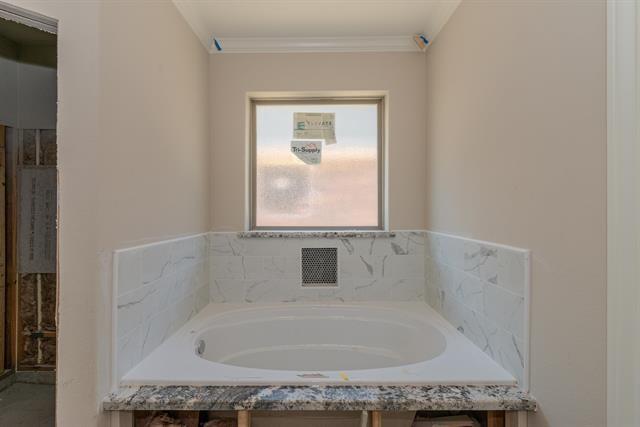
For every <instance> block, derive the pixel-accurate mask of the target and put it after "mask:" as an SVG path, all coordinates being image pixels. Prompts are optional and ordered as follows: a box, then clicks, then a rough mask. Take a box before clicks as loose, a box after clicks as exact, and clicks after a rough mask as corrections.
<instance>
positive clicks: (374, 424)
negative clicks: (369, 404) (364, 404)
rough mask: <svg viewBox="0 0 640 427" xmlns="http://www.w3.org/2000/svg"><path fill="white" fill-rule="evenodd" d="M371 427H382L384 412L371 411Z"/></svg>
mask: <svg viewBox="0 0 640 427" xmlns="http://www.w3.org/2000/svg"><path fill="white" fill-rule="evenodd" d="M371 427H382V412H380V411H371Z"/></svg>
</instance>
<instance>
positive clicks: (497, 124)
mask: <svg viewBox="0 0 640 427" xmlns="http://www.w3.org/2000/svg"><path fill="white" fill-rule="evenodd" d="M605 39H606V34H605V2H604V1H589V2H573V1H569V2H540V1H509V2H500V1H464V2H463V3H462V5H461V6H460V8H459V9H458V10H457V11H456V12H455V13H454V15H453V16H452V18H451V20H450V21H449V23H448V24H447V26H446V27H445V28H444V30H443V31H442V32H441V33H440V35H439V36H438V39H437V40H436V41H435V43H434V44H433V46H431V47H430V49H429V51H428V53H427V70H426V80H427V100H428V101H427V103H428V107H427V142H428V152H427V155H426V159H427V165H426V170H427V171H428V172H427V173H428V176H427V180H426V182H427V183H428V186H427V190H426V192H427V194H428V224H427V227H428V228H429V229H432V230H438V231H446V232H451V233H453V234H459V235H464V236H469V237H473V238H477V239H489V240H492V241H496V242H500V243H505V244H511V245H515V246H519V247H525V248H530V249H531V250H532V284H531V299H532V306H531V321H532V324H531V392H532V393H533V395H534V396H535V397H536V398H537V399H538V401H539V403H540V410H539V411H538V412H537V413H536V414H531V415H530V416H529V421H530V424H529V425H530V426H536V427H538V426H552V427H556V426H567V427H573V426H576V427H577V426H593V427H602V426H604V425H605V424H606V422H605V420H606V418H605V415H606V405H605V404H606V399H605V395H606V382H605V353H606V342H605V332H606V329H605V326H606V323H605V307H606V274H605V273H606V252H605V251H606V188H605V187H606V186H605V184H606V180H605V177H606V170H605V169H606V156H605V153H606V150H605V143H606V135H605V131H606V123H605V117H606V102H605V68H606V56H605Z"/></svg>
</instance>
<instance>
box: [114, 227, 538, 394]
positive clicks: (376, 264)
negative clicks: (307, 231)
mask: <svg viewBox="0 0 640 427" xmlns="http://www.w3.org/2000/svg"><path fill="white" fill-rule="evenodd" d="M302 247H336V248H338V258H339V276H338V277H339V280H338V281H339V285H338V287H311V288H303V287H302V286H301V284H300V249H301V248H302ZM528 275H529V252H528V251H526V250H522V249H517V248H511V247H506V246H501V245H496V244H492V243H487V242H478V241H475V240H470V239H465V238H461V237H457V236H451V235H446V234H441V233H435V232H429V231H397V232H394V233H386V234H363V235H356V236H352V235H348V236H345V235H343V234H340V235H339V236H322V237H316V236H315V235H309V236H306V235H305V236H300V237H297V238H290V237H289V238H288V237H282V238H277V237H270V238H256V237H255V236H253V237H248V236H243V235H242V234H240V233H236V232H229V233H222V232H212V233H205V234H200V235H196V236H189V237H185V238H182V239H175V240H170V241H163V242H158V243H155V244H151V245H145V246H140V247H135V248H128V249H123V250H119V251H116V252H115V254H114V282H115V283H114V289H115V291H114V292H115V296H114V297H115V298H116V303H115V304H114V306H115V307H116V308H115V313H114V318H115V321H114V331H115V338H114V345H115V350H114V353H115V354H114V357H115V360H116V366H115V370H116V372H115V375H116V381H117V380H118V379H119V378H121V377H122V376H123V375H124V374H125V373H126V372H127V371H128V370H129V369H131V368H132V367H133V366H135V365H136V364H137V363H139V362H140V361H141V360H142V359H143V358H144V357H146V356H147V355H148V354H149V353H150V352H151V351H152V350H153V349H155V348H156V347H157V346H158V345H160V344H161V343H162V342H163V341H164V340H165V339H166V338H168V337H169V336H170V335H171V334H172V333H173V332H174V331H176V330H177V329H178V328H179V327H181V326H182V325H184V324H185V323H186V322H187V320H189V319H190V318H191V317H192V316H193V315H194V314H195V313H197V312H198V311H199V310H200V309H201V308H203V307H204V306H206V305H207V304H208V303H209V302H210V301H211V302H216V303H225V302H228V303H260V302H296V301H375V300H386V301H389V300H395V301H416V300H418V301H419V300H424V301H426V302H427V303H428V304H430V305H431V306H432V307H434V308H435V309H436V310H437V311H438V312H439V313H440V314H441V315H442V316H443V317H445V318H446V319H447V320H448V321H449V322H450V323H452V324H453V325H454V326H455V327H456V328H458V330H460V331H461V332H462V333H463V334H465V335H466V336H467V337H468V338H469V339H470V340H471V341H473V342H474V343H475V344H476V345H477V346H479V347H480V348H481V349H483V350H484V351H485V352H486V353H487V354H488V355H489V356H490V357H492V358H493V359H494V360H496V361H497V362H498V363H499V364H500V365H502V366H503V367H504V368H505V369H507V370H508V371H509V372H511V373H512V374H513V375H514V376H515V377H516V378H517V379H518V382H519V384H520V385H521V386H523V387H524V388H525V389H526V387H527V385H528V384H527V374H526V373H527V369H528V367H527V365H528V360H527V359H528V330H527V328H528V320H527V319H528V284H529V276H528Z"/></svg>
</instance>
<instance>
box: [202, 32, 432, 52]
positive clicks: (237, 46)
mask: <svg viewBox="0 0 640 427" xmlns="http://www.w3.org/2000/svg"><path fill="white" fill-rule="evenodd" d="M217 40H218V42H219V43H220V45H221V46H222V51H217V50H216V49H215V47H214V46H209V52H210V53H215V54H218V53H288V52H314V53H317V52H419V51H420V49H419V48H418V46H417V45H416V43H415V42H414V41H413V35H407V36H376V37H302V38H300V37H297V38H294V37H260V38H258V37H221V38H218V39H217Z"/></svg>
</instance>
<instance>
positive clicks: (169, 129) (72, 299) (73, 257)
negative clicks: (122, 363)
mask: <svg viewBox="0 0 640 427" xmlns="http://www.w3.org/2000/svg"><path fill="white" fill-rule="evenodd" d="M9 1H10V2H11V3H13V4H16V5H18V6H21V7H24V8H26V9H30V10H33V11H36V12H39V13H42V14H44V15H47V16H50V17H53V18H56V19H58V20H59V34H58V41H59V52H58V72H59V75H58V89H59V91H58V94H59V98H58V100H59V105H58V141H59V167H60V195H59V197H60V199H59V200H60V242H59V249H60V257H59V264H60V267H59V268H60V295H59V319H58V321H59V327H60V336H59V346H58V357H59V364H58V373H57V375H58V378H57V393H56V395H57V400H58V402H57V410H56V417H57V425H61V426H65V427H66V426H71V427H75V426H82V427H86V426H94V425H100V426H106V425H108V419H109V417H108V416H107V415H106V414H105V413H104V412H102V411H101V399H102V397H103V396H104V395H105V394H106V393H107V392H108V390H109V387H110V384H109V379H110V354H111V343H110V341H109V337H110V336H111V304H110V301H111V292H112V282H111V268H112V265H111V263H112V252H113V250H114V249H116V248H120V247H126V246H131V245H132V244H134V243H137V242H148V241H155V240H160V239H164V238H167V237H169V236H176V235H182V234H188V233H196V232H202V231H206V230H207V229H208V226H209V221H208V219H209V193H208V185H209V184H208V183H209V176H208V161H209V140H208V133H209V131H208V117H206V110H207V103H208V94H207V79H208V76H207V68H208V63H207V61H208V58H207V54H206V52H205V50H204V48H203V47H202V45H201V44H200V42H199V40H198V39H197V38H196V37H195V35H193V33H192V32H191V30H190V28H189V27H188V25H187V24H186V23H185V22H184V21H183V19H182V17H181V16H180V14H179V13H178V12H177V10H176V9H175V7H174V6H173V5H172V4H171V3H170V2H169V1H154V2H126V3H125V2H80V3H78V2H67V1H62V0H60V1H29V0H9ZM149 22H153V23H154V28H157V29H159V30H158V31H151V30H149V26H147V25H141V23H149Z"/></svg>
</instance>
